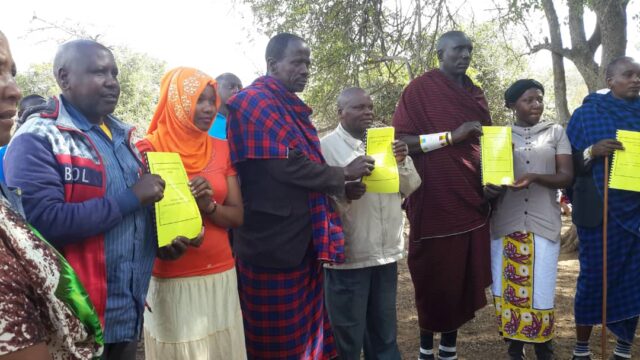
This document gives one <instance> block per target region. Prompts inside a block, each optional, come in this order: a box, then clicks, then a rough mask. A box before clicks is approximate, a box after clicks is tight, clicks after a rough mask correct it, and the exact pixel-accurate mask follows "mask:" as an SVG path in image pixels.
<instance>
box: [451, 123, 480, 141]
mask: <svg viewBox="0 0 640 360" xmlns="http://www.w3.org/2000/svg"><path fill="white" fill-rule="evenodd" d="M480 135H482V124H480V121H468V122H466V123H464V124H462V125H460V126H459V127H458V128H457V129H455V130H453V132H451V142H452V143H453V144H457V143H460V142H463V141H465V140H468V139H471V138H476V137H480Z"/></svg>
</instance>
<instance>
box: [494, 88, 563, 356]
mask: <svg viewBox="0 0 640 360" xmlns="http://www.w3.org/2000/svg"><path fill="white" fill-rule="evenodd" d="M504 99H505V106H506V107H508V108H509V109H511V110H512V111H513V115H514V124H513V125H512V126H511V130H512V140H513V167H514V177H515V182H514V184H513V185H509V186H508V188H507V190H506V191H505V192H504V193H503V194H502V195H500V197H499V198H498V199H497V200H496V201H495V202H494V205H495V206H494V207H493V211H492V213H491V238H492V241H491V265H492V266H491V267H492V273H493V285H492V287H491V291H492V293H493V299H494V304H495V308H496V315H497V318H498V324H499V325H498V329H499V331H500V334H501V335H502V336H503V337H504V338H505V339H508V340H509V348H508V354H509V359H511V360H523V359H524V345H525V343H533V344H535V345H534V348H535V354H536V358H537V359H539V360H551V359H553V346H552V339H553V337H554V334H555V324H556V321H555V319H556V314H555V311H554V297H555V289H556V278H557V273H558V256H559V255H560V229H561V228H562V221H561V218H560V205H559V203H558V201H557V196H556V194H557V192H558V189H560V188H565V187H567V186H569V185H571V182H572V181H573V164H572V161H571V144H569V139H568V138H567V135H566V134H565V131H564V129H563V128H562V126H560V125H558V124H555V123H553V122H551V121H541V120H540V119H541V117H542V113H543V112H544V86H542V84H541V83H539V82H538V81H536V80H532V79H523V80H518V81H516V82H514V83H513V84H512V85H511V86H510V87H509V88H508V89H507V90H506V91H505V94H504Z"/></svg>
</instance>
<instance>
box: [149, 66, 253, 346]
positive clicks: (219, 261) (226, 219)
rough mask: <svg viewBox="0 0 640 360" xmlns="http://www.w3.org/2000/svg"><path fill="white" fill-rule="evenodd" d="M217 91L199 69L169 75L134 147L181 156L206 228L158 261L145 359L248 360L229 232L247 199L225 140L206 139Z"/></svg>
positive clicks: (150, 291) (163, 80)
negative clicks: (182, 249) (192, 242)
mask: <svg viewBox="0 0 640 360" xmlns="http://www.w3.org/2000/svg"><path fill="white" fill-rule="evenodd" d="M216 88H217V85H216V82H215V80H213V79H212V78H211V77H210V76H208V75H206V74H204V73H202V72H200V71H198V70H196V69H191V68H177V69H174V70H171V71H169V72H168V73H167V74H166V75H165V76H164V78H163V79H162V85H161V88H160V99H159V102H158V107H157V108H156V112H155V114H154V116H153V120H151V124H150V126H149V130H148V132H147V136H146V137H145V138H144V139H143V140H141V141H140V142H138V144H137V146H138V148H139V149H140V151H141V152H146V151H161V152H176V153H178V154H180V157H181V158H182V162H183V164H184V167H185V169H186V171H187V175H189V179H190V183H189V185H190V186H191V191H192V193H193V195H194V197H195V198H196V202H197V204H198V207H199V208H200V211H201V214H202V219H203V223H204V238H203V240H202V244H200V245H199V246H191V247H189V248H188V250H187V251H186V253H185V254H184V255H183V256H182V257H180V258H179V259H177V260H172V261H165V260H160V259H158V260H156V263H155V266H154V269H153V277H152V278H151V284H150V286H149V293H148V295H147V303H148V305H149V308H150V310H148V311H147V312H146V313H145V317H144V342H145V353H146V357H147V359H246V350H245V344H244V331H243V324H242V313H241V310H240V303H239V299H238V290H237V282H236V272H235V262H234V259H233V257H232V255H231V247H230V246H229V239H228V236H227V230H226V229H227V228H232V227H237V226H240V225H241V224H242V218H243V210H242V197H241V195H240V187H239V185H238V182H237V176H236V172H235V170H234V169H233V167H232V166H231V162H230V159H229V148H228V146H227V142H226V141H224V140H218V139H214V138H212V137H210V136H209V135H208V134H207V131H208V130H209V128H210V127H211V124H212V123H213V119H214V118H215V115H216V112H217V108H218V105H219V101H220V100H219V97H218V95H217V90H216ZM196 245H198V244H196Z"/></svg>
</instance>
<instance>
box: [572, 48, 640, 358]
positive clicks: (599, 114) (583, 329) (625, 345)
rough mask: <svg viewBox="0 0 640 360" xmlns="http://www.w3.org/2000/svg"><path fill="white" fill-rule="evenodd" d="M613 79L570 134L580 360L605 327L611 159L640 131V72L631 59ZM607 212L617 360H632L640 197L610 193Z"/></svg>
mask: <svg viewBox="0 0 640 360" xmlns="http://www.w3.org/2000/svg"><path fill="white" fill-rule="evenodd" d="M606 79H607V86H608V88H609V89H610V91H609V92H608V93H606V94H600V93H593V94H589V95H587V97H585V98H584V101H583V103H582V106H580V107H579V108H578V109H576V111H575V112H574V113H573V116H571V120H569V124H568V126H567V135H568V136H569V141H570V142H571V147H572V149H573V156H574V157H573V159H574V160H573V163H574V166H575V169H576V170H575V171H576V179H575V183H574V185H573V189H572V190H573V191H572V199H571V200H572V203H573V214H572V218H573V222H574V224H576V227H577V230H578V239H579V242H578V251H579V256H578V259H579V261H580V274H579V275H578V283H577V286H576V297H575V309H574V310H575V311H574V314H575V322H576V336H577V342H576V346H575V349H574V352H573V355H574V356H573V358H574V359H575V360H583V359H591V352H590V350H589V337H590V336H591V330H592V328H593V325H597V324H601V323H602V284H603V283H602V267H603V264H602V255H603V253H602V244H603V242H602V236H603V235H602V226H603V196H604V187H605V186H607V184H605V183H604V158H605V157H608V158H609V160H610V162H609V163H610V164H611V155H612V154H613V152H614V151H615V150H621V149H623V148H624V145H625V144H621V143H620V142H619V141H617V140H616V131H617V130H631V131H640V96H639V93H640V64H639V63H638V62H637V61H636V60H634V59H633V58H630V57H620V58H617V59H614V60H613V61H611V63H609V64H608V65H607V68H606ZM607 205H608V211H607V217H608V226H607V240H608V241H607V245H608V247H607V259H608V261H607V309H606V310H607V327H608V328H609V330H610V331H611V332H612V333H613V334H614V335H615V336H616V338H617V344H616V348H615V349H614V353H613V357H612V358H613V359H629V358H631V344H632V342H633V339H634V336H635V333H636V328H637V325H638V316H639V315H640V193H638V192H632V191H626V190H617V189H609V202H608V204H607ZM603 356H606V354H605V355H603Z"/></svg>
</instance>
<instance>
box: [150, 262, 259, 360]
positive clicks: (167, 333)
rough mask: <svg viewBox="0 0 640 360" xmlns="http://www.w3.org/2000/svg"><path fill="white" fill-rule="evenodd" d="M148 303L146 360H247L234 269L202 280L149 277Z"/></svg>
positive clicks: (199, 277)
mask: <svg viewBox="0 0 640 360" xmlns="http://www.w3.org/2000/svg"><path fill="white" fill-rule="evenodd" d="M147 304H148V305H149V307H150V308H151V311H149V310H148V309H147V311H145V314H144V349H145V357H146V359H151V360H155V359H158V360H164V359H166V360H182V359H189V360H207V359H241V360H245V359H246V358H247V352H246V349H245V342H244V326H243V323H242V312H241V310H240V300H239V297H238V284H237V278H236V270H235V268H234V269H231V270H228V271H225V272H223V273H219V274H213V275H205V276H193V277H186V278H173V279H161V278H156V277H152V278H151V283H150V285H149V294H148V295H147Z"/></svg>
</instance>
